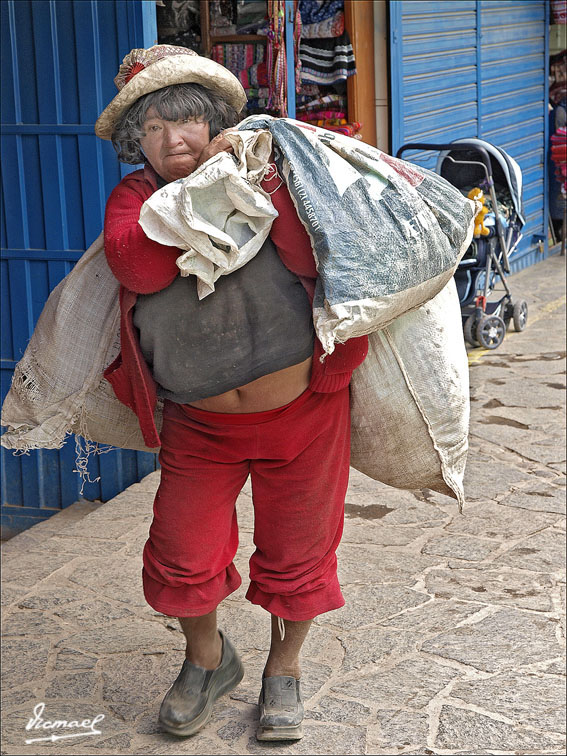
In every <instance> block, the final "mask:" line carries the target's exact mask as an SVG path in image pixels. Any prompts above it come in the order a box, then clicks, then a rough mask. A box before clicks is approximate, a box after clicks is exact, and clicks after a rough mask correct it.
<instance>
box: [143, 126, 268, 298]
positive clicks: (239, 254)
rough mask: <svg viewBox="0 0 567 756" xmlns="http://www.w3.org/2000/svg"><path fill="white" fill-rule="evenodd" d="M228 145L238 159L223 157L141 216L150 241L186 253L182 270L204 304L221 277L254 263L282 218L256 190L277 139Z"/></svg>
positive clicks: (262, 136) (236, 137)
mask: <svg viewBox="0 0 567 756" xmlns="http://www.w3.org/2000/svg"><path fill="white" fill-rule="evenodd" d="M227 139H228V140H229V141H230V142H231V143H232V145H233V148H234V153H235V157H233V156H232V155H229V154H228V153H227V152H220V153H218V154H217V155H215V156H214V157H212V158H211V159H210V160H208V161H207V162H206V163H205V164H203V165H202V166H201V167H200V168H197V170H196V171H194V172H193V173H192V174H191V175H190V176H187V178H184V179H179V180H178V181H174V182H172V183H171V184H167V185H166V186H164V187H163V188H162V189H159V190H158V191H157V192H155V193H154V194H152V196H151V197H149V198H148V199H147V200H146V202H144V204H143V206H142V210H141V212H140V225H141V226H142V228H143V229H144V231H145V233H146V235H147V236H149V238H150V239H153V240H154V241H157V242H159V243H160V244H167V245H169V246H173V247H179V248H180V249H184V250H186V251H185V252H184V254H183V255H180V256H179V257H178V258H177V261H176V262H177V267H178V268H179V270H180V272H181V275H182V276H190V275H194V276H196V278H197V294H198V296H199V299H203V298H204V297H206V296H208V295H209V294H211V293H212V292H213V291H214V290H215V281H216V280H217V279H218V278H219V276H222V275H227V274H228V273H232V272H233V271H234V270H237V269H238V268H241V267H242V266H243V265H245V264H246V263H247V262H248V261H249V260H251V259H252V258H253V257H254V255H255V254H256V253H257V252H258V251H259V249H260V247H261V246H262V244H263V243H264V242H265V241H266V238H267V236H268V234H269V233H270V229H271V227H272V222H273V220H274V218H277V215H278V213H277V210H276V209H275V208H274V206H273V204H272V202H271V200H270V197H269V196H268V195H267V194H266V193H265V192H264V191H262V189H260V187H259V186H256V185H255V184H257V183H259V182H260V181H261V180H262V178H263V176H264V173H265V171H266V168H267V164H268V159H269V157H270V152H271V151H272V136H271V134H270V133H269V132H266V131H237V132H230V133H229V134H227ZM235 158H236V159H235Z"/></svg>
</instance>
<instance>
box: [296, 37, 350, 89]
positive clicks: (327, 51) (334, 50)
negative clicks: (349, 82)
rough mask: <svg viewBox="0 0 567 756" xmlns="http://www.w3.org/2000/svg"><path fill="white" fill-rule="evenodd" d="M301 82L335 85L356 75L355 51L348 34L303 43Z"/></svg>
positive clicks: (300, 47)
mask: <svg viewBox="0 0 567 756" xmlns="http://www.w3.org/2000/svg"><path fill="white" fill-rule="evenodd" d="M299 56H300V58H301V80H302V81H307V82H313V83H315V84H334V83H335V82H337V81H340V80H341V79H346V78H348V77H349V76H352V75H353V74H355V73H356V64H355V60H354V50H353V48H352V45H351V43H350V38H349V36H348V33H347V32H346V31H345V32H343V33H342V34H341V36H340V37H331V38H329V39H310V40H308V41H304V40H302V41H301V44H300V46H299Z"/></svg>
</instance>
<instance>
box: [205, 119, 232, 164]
mask: <svg viewBox="0 0 567 756" xmlns="http://www.w3.org/2000/svg"><path fill="white" fill-rule="evenodd" d="M229 131H238V129H237V128H236V127H233V128H230V129H224V131H221V133H220V134H217V136H216V137H215V138H214V139H212V140H211V141H210V142H209V143H208V144H207V146H206V147H204V148H203V151H202V152H201V155H200V156H199V160H198V161H197V168H198V167H199V166H200V165H203V163H206V162H207V160H209V159H210V158H212V157H213V155H216V154H217V153H219V152H234V150H233V148H232V145H231V143H230V142H229V141H228V139H225V137H224V135H225V134H226V133H228V132H229Z"/></svg>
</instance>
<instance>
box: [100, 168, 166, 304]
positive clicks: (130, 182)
mask: <svg viewBox="0 0 567 756" xmlns="http://www.w3.org/2000/svg"><path fill="white" fill-rule="evenodd" d="M143 175H144V172H143V171H135V172H134V173H131V174H129V175H128V176H126V177H125V178H124V179H122V181H121V182H120V183H119V184H118V186H116V187H115V188H114V190H113V192H112V194H111V195H110V197H109V199H108V202H107V203H106V213H105V217H104V249H105V252H106V257H107V260H108V264H109V266H110V269H111V270H112V272H113V273H114V275H115V276H116V278H117V279H118V281H120V283H121V284H122V285H123V286H124V287H125V288H126V289H129V290H130V291H133V292H136V294H151V293H153V292H156V291H161V289H165V287H166V286H169V284H170V283H172V281H173V280H174V279H175V277H176V276H177V274H178V273H179V268H178V267H177V265H176V264H175V260H176V259H177V258H178V257H179V255H180V250H179V249H178V248H177V247H169V246H165V245H163V244H158V243H157V242H155V241H152V240H151V239H148V237H147V236H146V234H145V233H144V231H143V229H142V227H141V226H140V224H139V223H138V219H139V217H140V210H141V208H142V205H143V204H144V202H145V201H146V200H147V199H148V197H150V196H151V195H152V194H153V191H154V187H152V185H151V184H150V183H149V182H148V181H147V180H144V178H143Z"/></svg>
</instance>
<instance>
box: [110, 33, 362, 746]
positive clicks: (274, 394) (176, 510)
mask: <svg viewBox="0 0 567 756" xmlns="http://www.w3.org/2000/svg"><path fill="white" fill-rule="evenodd" d="M115 82H116V84H117V87H118V89H119V93H118V95H117V96H116V97H115V98H114V100H112V102H111V103H110V104H109V105H108V107H107V108H106V109H105V110H104V112H103V113H102V114H101V116H100V118H99V119H98V121H97V127H96V132H97V134H98V136H100V137H101V138H103V139H112V141H113V143H114V146H115V148H116V150H117V152H118V158H119V159H120V160H122V161H123V162H126V163H133V164H136V163H141V162H143V163H144V164H145V165H144V168H143V169H142V170H137V171H135V172H133V173H130V174H129V175H127V176H126V177H125V178H124V179H123V180H122V181H121V182H120V183H119V184H118V186H117V187H116V188H115V189H114V191H113V192H112V194H111V195H110V198H109V200H108V204H107V207H106V217H105V228H104V231H105V249H106V254H107V257H108V262H109V264H110V267H111V269H112V271H113V273H114V275H115V276H116V278H117V279H118V281H119V282H120V284H121V288H120V306H121V318H122V319H121V348H122V351H121V355H120V356H119V358H118V359H117V360H116V361H115V362H114V363H113V364H112V365H111V366H110V367H109V368H108V369H107V371H106V373H105V375H106V377H107V378H108V380H109V381H110V382H111V384H112V386H113V388H114V391H115V393H116V395H117V397H118V398H119V399H120V400H121V401H123V402H124V403H125V404H127V405H128V406H129V407H131V408H132V409H133V410H134V411H135V412H136V414H137V416H138V419H139V422H140V426H141V429H142V432H143V434H144V438H145V441H146V443H147V444H148V446H151V447H156V446H161V450H160V456H159V459H160V463H161V481H160V485H159V489H158V492H157V495H156V498H155V504H154V517H153V522H152V525H151V528H150V533H149V538H148V541H147V543H146V546H145V549H144V559H143V563H144V566H143V584H144V593H145V596H146V599H147V601H148V603H149V604H150V605H151V606H152V607H153V608H154V609H155V610H156V611H158V612H161V613H163V614H166V615H169V616H174V617H178V618H179V622H180V624H181V628H182V630H183V633H184V634H185V637H186V639H187V650H186V659H185V661H184V663H183V666H182V668H181V671H180V673H179V676H178V677H177V679H176V680H175V682H174V683H173V685H172V687H171V688H170V690H169V691H168V692H167V694H166V696H165V698H164V701H163V704H162V706H161V710H160V722H161V725H162V726H163V727H164V728H165V729H166V730H167V731H168V732H171V733H174V734H176V735H181V736H186V735H191V734H193V733H195V732H196V731H197V730H199V729H200V728H201V727H203V725H204V724H205V723H206V722H207V720H208V719H209V717H210V715H211V709H212V705H213V702H214V701H215V700H216V699H217V698H218V697H219V696H221V695H222V694H224V693H227V692H228V691H230V690H232V689H233V688H234V687H236V685H238V683H239V682H240V680H241V679H242V676H243V674H244V672H243V666H242V663H241V661H240V658H239V656H238V654H237V652H236V650H235V649H234V647H233V646H232V644H231V642H230V641H229V639H228V637H227V636H226V635H225V634H224V633H223V632H221V631H220V630H219V629H218V628H217V607H218V605H219V603H220V602H221V601H222V600H223V599H224V598H225V597H226V596H228V595H229V594H230V593H232V592H233V591H235V590H236V589H237V588H238V586H239V585H240V582H241V578H240V576H239V574H238V572H237V571H236V568H235V566H234V564H233V558H234V556H235V553H236V550H237V545H238V528H237V517H236V510H235V502H236V499H237V496H238V494H239V492H240V491H241V489H242V487H243V485H244V483H245V481H246V479H247V478H248V476H250V477H251V482H252V493H253V502H254V515H255V520H254V543H255V546H256V550H255V551H254V553H253V555H252V557H251V559H250V585H249V588H248V592H247V594H246V597H247V599H248V600H249V601H251V602H252V603H254V604H259V605H260V606H261V607H263V608H264V609H265V610H266V611H267V612H269V613H270V615H271V629H272V636H271V646H270V651H269V654H268V658H267V661H266V665H265V668H264V673H263V679H262V681H261V692H260V699H259V702H260V722H259V728H258V733H257V737H258V739H260V740H279V739H283V740H295V739H298V738H300V737H301V736H302V718H303V706H302V700H301V693H300V684H299V679H300V674H301V671H300V661H299V655H300V650H301V646H302V644H303V641H304V640H305V637H306V635H307V632H308V630H309V626H310V624H311V621H312V619H313V618H314V617H316V616H317V615H319V614H321V613H323V612H327V611H330V610H332V609H336V608H338V607H340V606H342V605H343V604H344V600H343V597H342V595H341V591H340V588H339V583H338V580H337V560H336V555H335V551H336V549H337V546H338V544H339V541H340V538H341V534H342V529H343V517H344V497H345V492H346V488H347V483H348V472H349V455H350V412H349V388H348V386H349V381H350V377H351V374H352V371H353V369H354V368H355V367H356V366H357V365H359V364H360V363H361V362H362V360H363V359H364V357H365V355H366V349H367V341H366V338H361V339H353V340H351V341H349V342H347V343H346V344H344V345H339V347H338V348H337V349H336V351H335V352H334V353H333V354H332V355H331V356H329V357H327V358H326V359H325V360H324V361H323V362H321V360H319V357H320V356H321V354H322V348H321V345H320V343H319V342H318V340H317V338H316V337H315V335H314V331H313V325H312V313H311V302H312V298H313V292H314V286H315V280H316V276H317V272H316V268H315V263H314V259H313V254H312V250H311V244H310V241H309V238H308V236H307V234H306V232H305V230H304V228H303V226H302V225H301V223H300V221H299V220H298V217H297V215H296V213H295V210H294V208H293V205H292V202H291V198H290V196H289V193H288V191H287V188H286V186H285V183H284V182H283V181H282V179H281V178H280V176H279V174H278V171H277V168H276V166H275V164H271V165H270V170H268V172H267V173H266V177H265V178H264V180H263V182H262V184H261V186H262V189H263V190H264V191H265V192H266V193H268V194H270V195H271V199H272V201H273V204H274V206H275V208H276V209H277V210H278V212H279V216H278V217H277V218H276V219H275V221H274V223H273V226H272V229H271V233H270V237H269V238H268V239H267V240H266V242H265V243H264V245H263V246H262V248H261V249H260V251H259V252H258V254H257V255H256V256H255V257H254V258H253V259H252V260H251V261H250V262H248V263H247V264H246V265H245V266H243V267H242V268H240V269H239V270H236V271H234V272H232V273H231V274H230V275H225V276H223V277H221V278H220V279H219V280H218V281H217V283H216V289H215V292H214V293H213V294H212V295H210V296H209V297H207V298H206V299H204V300H202V301H199V299H198V297H197V293H196V286H195V279H194V277H192V276H189V277H185V278H184V277H181V276H180V275H179V270H178V268H177V266H176V263H175V261H176V258H177V257H178V256H179V254H180V250H179V249H177V248H173V247H169V246H163V245H161V244H158V243H157V242H154V241H152V240H150V239H149V238H148V237H147V236H146V235H145V233H144V231H143V230H142V228H141V226H140V225H139V223H138V219H139V216H140V210H141V207H142V205H143V204H144V202H145V200H146V199H148V197H150V196H151V195H152V194H153V193H154V192H155V191H156V190H157V189H159V188H161V187H163V186H165V185H166V184H167V183H169V182H171V181H175V180H176V179H182V178H184V177H186V176H188V175H189V174H191V173H192V172H193V171H194V170H195V169H196V168H197V167H198V166H200V165H202V164H203V163H204V162H206V161H207V160H208V159H209V158H210V157H212V156H213V155H215V154H216V153H217V152H219V151H220V150H230V145H229V143H228V141H227V140H226V139H224V138H223V130H225V129H227V128H230V127H233V126H234V125H235V124H236V123H237V122H238V120H239V112H240V111H241V109H242V108H243V106H244V105H245V102H246V98H245V95H244V91H243V89H242V87H241V85H240V83H239V82H238V80H237V79H236V78H235V77H234V76H233V75H232V74H231V73H230V72H229V71H228V70H227V69H225V68H223V67H222V66H220V65H218V64H216V63H214V62H213V61H211V60H209V59H206V58H202V57H200V56H198V55H196V54H195V53H193V52H192V51H191V50H188V49H185V48H179V47H172V46H168V45H157V46H155V47H153V48H150V49H148V50H133V51H132V52H131V53H130V54H129V55H127V56H126V58H125V59H124V62H123V64H122V66H121V67H120V71H119V74H118V76H117V78H116V79H115ZM158 397H161V398H162V399H163V400H164V410H163V427H162V429H161V433H160V434H159V435H158V432H157V430H156V426H155V424H154V418H153V412H154V408H155V405H156V401H157V398H158Z"/></svg>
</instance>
